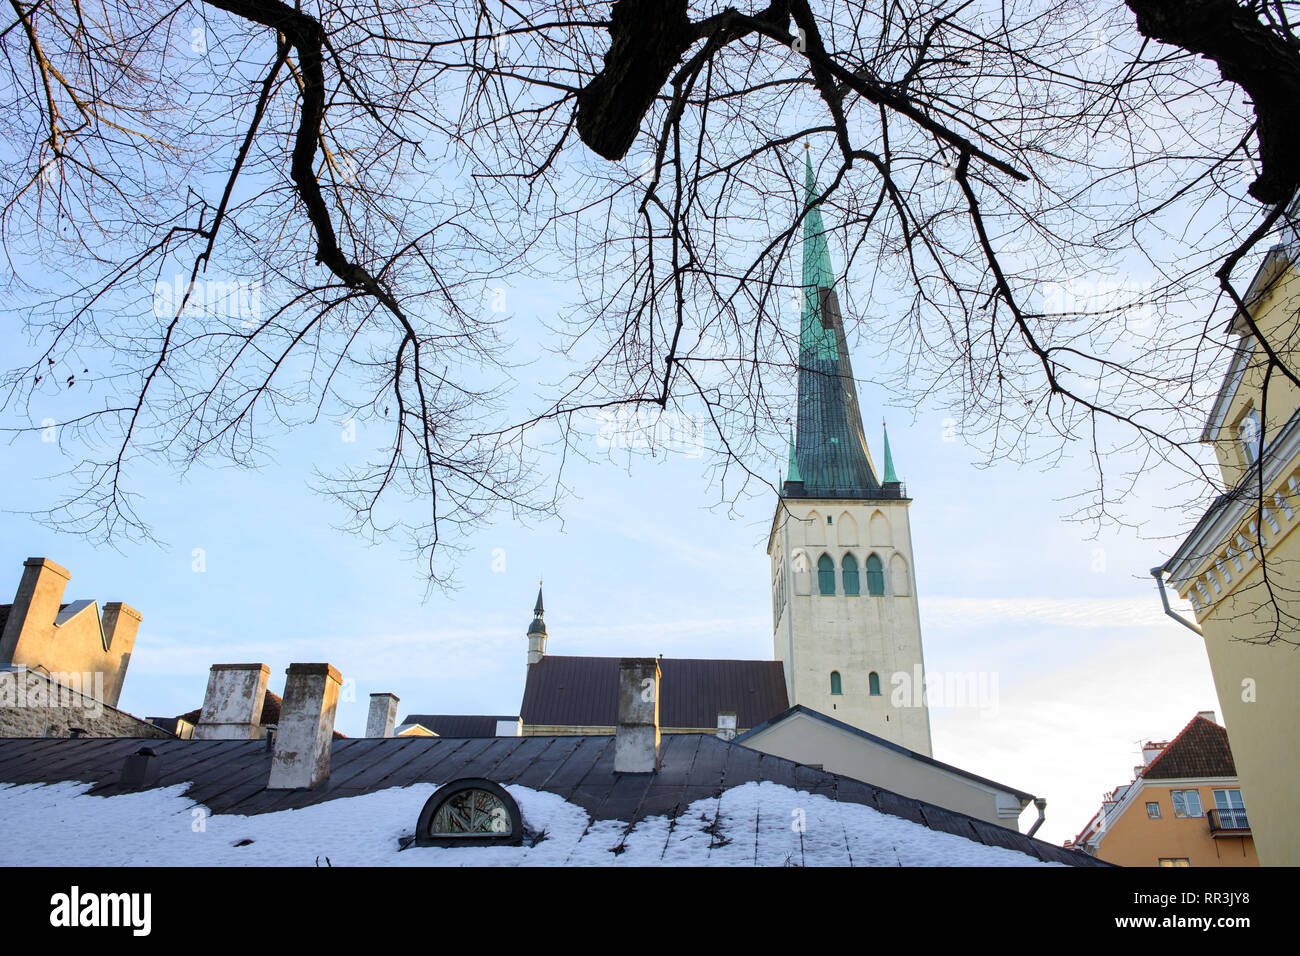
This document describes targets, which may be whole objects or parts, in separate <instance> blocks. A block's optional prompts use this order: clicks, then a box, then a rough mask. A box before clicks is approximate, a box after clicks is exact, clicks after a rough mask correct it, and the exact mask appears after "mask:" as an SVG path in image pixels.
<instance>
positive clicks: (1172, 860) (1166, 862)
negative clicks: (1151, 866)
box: [1160, 856, 1192, 866]
mask: <svg viewBox="0 0 1300 956" xmlns="http://www.w3.org/2000/svg"><path fill="white" fill-rule="evenodd" d="M1160 865H1161V866H1191V865H1192V863H1191V861H1190V860H1189V859H1188V858H1187V857H1185V856H1162V857H1161V858H1160Z"/></svg>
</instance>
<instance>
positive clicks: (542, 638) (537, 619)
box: [528, 581, 546, 664]
mask: <svg viewBox="0 0 1300 956" xmlns="http://www.w3.org/2000/svg"><path fill="white" fill-rule="evenodd" d="M543 613H544V611H543V608H542V582H541V581H538V582H537V604H536V605H535V606H534V607H533V623H532V624H529V625H528V663H529V664H536V663H537V662H538V661H540V660H541V659H542V658H543V657H545V656H546V622H545V621H544V620H542V614H543Z"/></svg>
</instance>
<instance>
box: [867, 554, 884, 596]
mask: <svg viewBox="0 0 1300 956" xmlns="http://www.w3.org/2000/svg"><path fill="white" fill-rule="evenodd" d="M867 593H868V594H871V595H874V596H876V597H880V596H881V595H883V594H884V593H885V565H884V563H883V562H882V561H881V560H880V558H878V557H876V555H874V554H873V555H871V556H869V557H868V558H867Z"/></svg>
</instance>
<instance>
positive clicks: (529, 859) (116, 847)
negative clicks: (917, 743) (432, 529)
mask: <svg viewBox="0 0 1300 956" xmlns="http://www.w3.org/2000/svg"><path fill="white" fill-rule="evenodd" d="M186 786H187V785H185V784H180V785H177V786H174V787H167V788H161V789H154V790H146V791H142V792H139V793H128V794H120V795H117V796H111V797H92V796H89V795H87V794H86V791H87V790H88V789H89V788H90V787H91V784H86V783H76V782H64V783H56V784H48V785H47V784H20V785H0V818H2V819H5V820H11V821H18V820H21V821H22V829H23V834H24V836H23V839H22V840H21V841H12V840H11V841H6V842H3V843H0V866H32V865H40V866H49V865H56V866H57V865H69V866H122V865H131V866H312V865H313V864H318V865H320V866H325V865H326V861H328V863H329V865H332V866H520V865H523V866H563V865H567V866H705V865H717V866H754V865H758V866H787V865H802V866H846V865H853V866H899V865H902V866H1045V865H1052V866H1056V865H1060V864H1044V863H1041V862H1040V861H1038V860H1036V859H1034V858H1033V857H1030V856H1028V855H1026V854H1023V853H1018V852H1015V851H1013V850H1005V849H1002V848H1000V847H990V846H985V845H983V844H980V843H976V842H974V841H973V840H967V839H964V838H962V837H959V836H954V835H952V834H948V833H939V832H936V831H934V830H930V829H928V828H926V827H923V826H920V825H919V824H915V823H912V822H911V821H909V820H904V819H902V818H900V817H894V816H889V815H887V814H882V813H880V812H878V811H876V810H873V809H872V808H870V807H865V806H861V805H859V804H851V803H839V802H836V801H834V800H831V799H829V798H827V797H823V796H819V795H815V794H809V793H805V792H803V791H797V790H792V789H790V788H789V787H783V786H781V785H779V784H775V783H771V782H763V783H748V784H744V785H742V786H739V787H734V788H732V789H729V790H726V791H725V792H724V793H723V794H722V796H721V797H711V798H706V799H702V800H697V801H696V802H694V803H692V804H691V805H690V806H689V807H688V808H687V809H686V810H685V811H683V812H682V813H681V814H680V815H679V816H678V817H676V818H675V819H670V818H668V817H663V816H657V817H649V818H646V819H643V820H641V821H639V822H637V823H636V825H635V826H632V827H630V828H629V825H628V824H626V823H623V822H620V821H617V820H610V821H599V822H593V821H592V820H591V818H590V817H589V816H588V814H587V812H586V811H585V810H583V809H582V808H581V807H579V806H577V805H575V804H572V803H569V802H568V801H566V800H564V799H563V798H562V797H560V796H558V795H557V794H553V793H547V792H543V791H537V790H531V789H529V788H527V787H521V786H517V785H510V786H507V787H506V789H507V790H508V791H509V792H510V794H511V796H513V797H514V798H515V800H516V801H517V802H518V803H519V809H520V811H521V813H522V815H523V819H524V825H525V827H526V828H527V829H528V830H529V831H530V832H531V834H534V835H535V834H539V833H540V834H544V836H543V837H542V838H541V839H540V840H537V841H536V842H533V841H532V840H531V839H529V838H526V839H525V841H524V845H523V846H518V847H510V846H485V847H415V846H412V847H410V848H409V849H407V850H403V851H400V852H399V850H398V840H399V838H400V837H403V836H407V835H410V834H411V833H412V832H413V831H414V828H415V822H416V818H417V817H418V815H419V812H420V808H421V807H422V806H423V805H424V802H425V801H426V800H427V799H428V798H429V797H430V796H431V795H432V794H433V793H434V791H436V790H437V787H436V786H435V785H434V784H417V785H414V786H410V787H402V788H393V789H389V790H381V791H378V792H375V793H368V794H362V795H359V796H355V797H346V798H338V799H334V800H329V801H326V802H324V803H320V804H316V805H313V806H309V807H304V808H302V809H299V810H281V811H278V812H274V813H264V814H258V815H255V816H239V815H235V814H212V813H210V812H209V811H208V810H207V808H206V807H204V806H202V805H201V804H198V803H195V802H194V801H193V800H190V799H189V798H187V797H186V796H185V795H184V791H185V789H186ZM248 841H251V842H248ZM236 844H243V845H238V846H237V845H236Z"/></svg>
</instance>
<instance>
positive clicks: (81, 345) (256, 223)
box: [0, 0, 1300, 579]
mask: <svg viewBox="0 0 1300 956" xmlns="http://www.w3.org/2000/svg"><path fill="white" fill-rule="evenodd" d="M1293 6H1294V5H1293V4H1289V3H1244V2H1236V0H1197V2H1193V3H1185V4H1184V3H1172V2H1168V3H1166V2H1155V0H1128V4H1127V6H1125V5H1121V4H1119V3H1118V2H1116V3H1114V4H1113V5H1111V6H1108V7H1104V8H1101V9H1099V8H1098V5H1096V4H1093V3H1084V2H1067V3H1065V4H1061V3H1046V2H1039V0H1010V2H1005V3H991V2H974V0H968V2H941V0H934V2H900V3H887V4H883V5H881V4H867V3H853V2H845V3H826V4H822V5H819V6H816V7H814V6H813V5H811V4H810V3H809V2H808V0H785V2H782V0H773V2H771V3H770V4H769V5H767V6H765V7H760V6H757V5H756V6H754V7H752V8H747V9H744V10H741V9H737V8H732V7H726V8H717V7H706V6H704V5H700V4H689V3H686V2H684V0H667V2H665V0H653V2H652V0H619V2H617V3H614V4H613V5H612V6H611V5H610V4H607V3H587V2H576V0H575V2H566V0H550V2H533V3H528V4H523V5H520V4H491V3H480V2H468V0H462V2H449V0H441V2H433V3H427V4H409V3H397V2H391V0H378V2H372V3H367V4H359V3H351V2H342V0H332V2H311V3H308V4H305V5H300V6H289V5H287V4H285V3H282V2H280V0H207V2H204V3H199V2H187V3H159V2H153V3H145V4H131V5H130V6H129V7H128V6H127V5H125V4H116V3H108V2H104V0H101V2H99V3H90V4H88V3H85V2H81V3H71V2H62V0H39V2H35V3H28V2H22V0H14V2H13V3H12V4H11V7H12V10H13V18H12V22H11V23H10V24H9V26H8V27H7V28H6V29H5V31H4V33H3V41H4V51H5V57H6V65H7V67H8V69H7V72H6V74H5V77H6V85H5V89H6V92H7V95H6V96H5V98H4V113H3V116H4V123H5V127H6V129H7V130H8V131H9V133H8V135H7V140H8V141H9V142H10V144H11V145H10V146H9V147H8V149H9V151H10V153H11V156H10V157H9V159H10V160H11V161H10V162H7V163H6V167H5V173H4V180H3V183H4V186H3V189H4V195H3V203H4V205H3V215H2V217H0V229H3V239H4V243H5V250H6V254H7V256H8V259H9V262H10V264H11V267H12V269H13V273H14V279H13V281H12V283H11V286H12V289H11V300H10V302H11V309H12V310H13V311H14V312H15V313H17V314H21V315H22V316H23V318H24V321H25V322H26V323H27V328H28V329H29V331H30V348H28V350H27V354H24V355H23V356H22V357H21V360H20V361H15V362H14V363H13V365H14V368H13V370H12V371H11V372H10V373H9V375H8V377H7V378H6V379H5V386H6V389H7V391H6V393H5V408H6V410H7V411H8V412H9V413H10V414H13V415H16V416H19V417H22V418H23V420H22V421H21V422H19V423H18V424H17V425H16V426H15V427H17V428H21V429H28V430H34V429H39V428H40V427H41V426H42V422H43V421H44V420H45V419H46V418H47V417H48V416H47V415H46V414H45V411H44V410H45V409H47V408H51V407H54V408H57V409H58V410H59V412H58V415H57V417H56V419H55V420H56V422H57V424H58V425H59V426H61V427H62V428H63V434H64V436H65V440H72V441H79V445H78V447H79V448H81V449H83V451H84V457H83V459H82V460H81V463H80V465H79V466H78V468H77V469H76V473H75V475H74V476H73V481H74V483H75V490H74V492H73V493H72V495H71V496H70V497H69V498H68V499H67V500H64V501H62V502H61V503H60V504H59V505H58V506H57V507H56V508H54V509H53V510H52V511H51V512H50V514H49V515H48V518H49V519H50V520H53V521H57V522H64V523H67V524H69V525H70V526H72V527H76V528H79V529H81V530H83V531H89V532H91V533H94V534H98V535H102V536H106V537H108V536H116V535H119V534H129V533H142V534H147V533H148V526H147V524H146V522H145V520H144V519H143V518H142V516H141V514H140V513H139V512H137V511H136V509H135V507H134V503H133V500H132V498H131V496H130V491H129V487H130V486H129V483H128V477H129V467H130V466H131V465H132V463H133V462H134V461H135V460H136V459H137V458H138V457H139V456H160V455H161V456H167V457H168V458H170V459H171V460H173V461H174V462H175V463H176V464H177V465H179V466H181V467H188V466H190V465H192V464H194V463H196V462H199V461H201V460H204V459H205V458H207V457H209V456H217V457H225V458H230V459H233V460H235V461H237V462H241V463H254V462H256V461H257V460H258V453H259V450H260V449H261V448H262V442H263V441H264V440H267V439H269V438H270V437H271V435H272V434H274V433H275V432H276V431H282V430H283V429H284V428H288V427H294V426H296V425H300V424H302V423H303V422H306V421H311V420H312V419H314V418H315V417H317V416H326V417H328V418H329V419H331V420H337V421H345V420H352V421H354V422H360V423H365V424H371V423H374V422H381V423H382V422H387V426H388V432H387V436H388V437H387V438H386V439H385V440H384V441H382V442H379V443H378V444H377V445H376V447H375V448H374V449H372V450H373V451H374V453H375V456H376V457H375V458H374V461H373V463H372V464H371V465H370V466H368V467H366V468H362V469H358V470H355V471H349V472H345V473H343V474H341V475H334V476H332V480H330V481H329V483H328V485H327V487H328V488H329V489H330V491H331V493H334V494H337V495H338V496H339V497H340V498H341V499H342V500H343V501H344V502H345V503H346V505H347V507H348V509H349V512H348V513H349V514H352V515H354V516H355V517H356V527H357V528H358V529H360V530H363V531H368V532H376V531H386V530H395V529H396V530H402V531H405V532H407V533H409V534H410V535H411V536H412V542H413V544H414V546H415V548H416V549H417V550H418V551H419V552H420V553H421V554H423V555H424V556H425V558H426V560H427V561H428V567H429V572H430V574H431V576H433V577H434V578H436V579H442V578H443V577H444V576H445V574H446V567H445V565H441V564H439V560H440V556H441V555H442V554H444V553H445V551H446V548H447V547H448V546H453V545H454V544H455V541H456V539H457V536H456V535H449V534H445V533H444V529H446V528H447V527H448V526H451V527H453V528H465V527H472V526H474V525H476V524H477V523H478V522H481V521H483V520H485V519H486V518H487V517H488V515H489V513H490V512H491V511H492V510H493V509H495V508H497V507H502V506H504V507H507V508H511V509H515V510H518V511H523V512H527V513H534V514H548V513H551V512H552V511H553V510H554V509H555V508H556V506H557V504H558V489H559V488H560V487H562V486H561V485H560V483H559V476H558V468H559V466H557V465H555V464H554V462H550V465H549V466H548V467H539V462H538V460H537V451H538V449H539V448H546V449H548V453H550V452H555V453H558V455H559V461H561V462H562V461H563V458H564V456H565V455H567V454H569V453H582V452H583V451H584V443H583V442H581V441H576V440H574V439H575V437H576V436H578V435H590V434H591V432H592V431H593V430H595V429H598V428H599V427H601V423H602V422H604V423H605V424H608V423H609V422H610V421H611V418H610V416H611V415H612V414H614V413H615V412H616V411H618V410H628V409H631V410H644V411H646V412H648V413H650V414H652V415H655V416H677V417H678V418H679V419H689V420H692V421H704V422H706V423H707V426H708V429H709V433H710V438H709V442H710V444H711V446H712V447H713V450H714V451H715V452H716V456H715V457H714V458H713V461H714V462H715V463H716V465H717V467H718V469H719V470H720V474H719V475H718V479H719V488H721V489H722V491H721V494H722V496H723V498H724V499H728V500H729V499H731V498H733V497H734V496H736V495H739V494H743V493H745V492H746V490H747V489H749V490H753V489H757V488H761V487H763V486H765V485H766V484H767V483H768V482H770V479H771V472H772V471H773V470H774V469H773V467H772V462H773V460H774V457H775V455H776V454H777V453H778V449H779V447H780V443H781V437H782V436H783V435H784V433H785V431H786V428H787V426H786V424H785V423H786V422H787V420H788V419H789V418H790V416H791V414H792V404H791V383H792V380H793V373H794V371H795V370H796V369H797V367H798V363H799V349H798V342H797V337H798V336H797V333H798V321H797V318H794V317H793V316H792V313H794V312H795V311H797V310H795V309H792V308H791V303H792V302H795V301H797V292H798V289H799V286H800V279H799V275H798V268H799V248H798V247H799V242H798V239H799V236H800V231H801V229H802V226H803V219H804V216H805V213H806V210H807V205H806V202H805V196H804V168H803V167H804V162H805V155H807V157H808V159H809V161H810V162H811V163H812V164H813V165H814V167H815V168H816V179H817V183H818V195H817V198H818V200H819V202H820V203H821V206H822V208H823V214H824V218H825V221H826V224H827V227H828V229H829V230H830V231H831V232H832V242H833V245H834V248H835V250H836V253H837V254H838V255H839V256H840V257H841V262H842V263H843V264H844V265H845V266H846V270H847V274H848V275H849V276H851V277H853V280H854V281H851V282H848V283H845V284H844V288H842V289H841V292H840V294H841V296H844V297H845V298H846V299H847V302H848V308H847V309H846V310H845V311H846V313H847V314H848V315H850V316H856V320H855V326H856V330H857V331H858V333H859V334H861V335H864V336H865V337H866V338H867V339H868V341H871V342H872V343H874V344H875V345H876V346H877V349H878V350H879V349H880V347H881V346H883V345H884V344H886V343H887V344H888V345H889V346H890V347H891V349H892V350H893V352H894V354H896V355H898V356H901V357H902V358H901V360H900V361H898V362H896V363H895V364H894V365H893V366H892V367H891V368H890V371H891V372H892V373H893V379H892V381H891V384H892V385H893V387H894V389H895V392H896V394H897V395H898V397H899V400H900V401H904V402H914V403H915V402H921V401H939V402H942V403H944V404H945V405H946V406H947V407H948V408H949V409H950V410H951V413H952V416H953V418H954V420H955V421H956V422H957V426H956V427H957V428H958V430H959V431H960V432H961V434H962V435H963V436H964V437H965V438H966V439H967V440H968V441H970V442H971V443H972V444H974V445H976V446H978V447H980V448H981V449H982V450H983V451H984V452H985V453H986V454H987V455H988V456H989V458H990V460H992V459H996V458H1000V457H1006V456H1009V457H1013V458H1017V459H1021V460H1024V459H1030V458H1040V457H1048V456H1060V455H1062V454H1064V453H1066V452H1067V451H1069V450H1071V449H1074V448H1085V449H1087V451H1088V454H1089V456H1090V457H1091V459H1092V464H1093V478H1094V480H1093V481H1092V482H1090V483H1089V482H1086V481H1084V482H1083V483H1082V484H1081V499H1080V508H1079V512H1078V514H1079V516H1080V517H1084V518H1088V519H1091V520H1094V521H1108V520H1114V521H1130V520H1132V516H1130V515H1125V514H1124V513H1123V511H1122V508H1120V503H1121V502H1122V501H1123V499H1124V496H1125V493H1126V492H1127V491H1128V490H1129V489H1130V488H1131V487H1132V486H1133V483H1134V482H1135V481H1137V480H1138V477H1139V476H1140V475H1141V474H1142V473H1143V471H1144V470H1145V469H1146V468H1147V466H1148V465H1149V464H1150V463H1151V462H1153V461H1172V462H1174V463H1175V464H1176V465H1177V466H1179V467H1181V468H1183V469H1184V471H1185V473H1186V474H1187V476H1188V478H1189V480H1193V481H1195V482H1198V483H1199V487H1200V488H1201V489H1202V490H1203V491H1206V490H1208V491H1209V492H1211V493H1212V492H1215V491H1219V490H1222V489H1218V488H1216V487H1215V484H1216V480H1217V479H1216V477H1215V472H1214V470H1213V469H1211V468H1210V467H1208V464H1207V461H1206V458H1205V457H1204V455H1203V454H1202V453H1201V450H1200V449H1199V446H1198V442H1197V438H1198V436H1199V428H1200V424H1201V416H1202V415H1203V412H1204V408H1205V406H1206V403H1207V399H1208V397H1209V396H1208V395H1207V392H1206V387H1207V383H1211V382H1215V381H1217V376H1218V375H1220V374H1221V369H1222V365H1223V361H1224V358H1225V355H1226V354H1227V352H1228V350H1230V348H1231V346H1232V343H1231V342H1230V341H1228V338H1229V337H1228V336H1227V334H1226V333H1225V332H1224V330H1223V325H1224V322H1223V318H1224V308H1231V306H1232V304H1234V303H1235V304H1236V305H1238V306H1240V305H1241V303H1242V299H1243V295H1244V289H1243V288H1242V282H1243V274H1244V269H1246V268H1248V267H1249V266H1250V265H1253V256H1252V254H1253V253H1254V252H1255V251H1257V250H1259V249H1261V248H1263V246H1264V245H1266V244H1267V243H1269V242H1272V241H1276V237H1278V236H1279V235H1282V234H1284V233H1286V230H1291V229H1294V223H1293V222H1291V217H1290V216H1289V215H1288V213H1287V211H1286V208H1287V207H1286V203H1287V201H1288V200H1289V198H1290V196H1291V194H1292V193H1293V192H1294V190H1295V186H1296V184H1297V182H1300V174H1298V172H1297V171H1298V170H1300V163H1297V161H1296V150H1295V146H1294V143H1293V142H1292V138H1293V136H1294V133H1293V131H1294V130H1295V129H1297V125H1296V124H1295V123H1294V122H1293V121H1292V119H1291V115H1292V113H1293V112H1294V110H1295V107H1294V104H1295V103H1296V102H1297V100H1296V97H1295V96H1294V95H1293V83H1294V81H1295V78H1296V76H1297V73H1296V67H1297V65H1298V64H1300V59H1297V56H1298V54H1297V49H1298V47H1297V44H1296V40H1295V37H1294V36H1293V35H1292V32H1291V26H1290V23H1291V8H1292V7H1293ZM1130 8H1131V9H1130ZM1180 10H1185V11H1187V12H1186V13H1185V14H1180V12H1179V11H1180ZM1261 51H1263V52H1261ZM1269 77H1277V82H1276V84H1274V83H1272V82H1270V80H1269ZM1243 93H1244V94H1245V95H1248V96H1250V97H1251V102H1250V103H1246V102H1244V101H1243V99H1242V95H1243ZM805 146H806V147H808V149H807V151H806V152H805V149H804V148H803V147H805ZM1286 234H1287V235H1289V233H1286ZM530 275H536V276H546V277H549V278H552V279H554V278H560V279H568V280H569V281H571V282H572V283H573V285H574V288H575V295H574V298H575V301H574V304H573V307H572V308H571V309H570V310H569V311H568V312H566V313H565V314H564V315H562V316H554V317H552V318H553V320H554V321H553V323H552V324H553V325H554V326H555V328H556V331H557V339H556V342H557V345H556V348H557V351H558V352H559V353H560V354H561V355H562V356H564V357H565V358H566V360H567V361H568V363H569V364H568V368H569V369H570V373H571V374H570V375H569V376H568V377H567V379H566V380H565V381H563V382H561V383H559V385H558V386H557V387H553V388H549V389H543V390H542V391H543V394H542V397H541V399H540V400H539V401H538V403H537V404H536V405H535V406H533V407H530V408H528V409H526V410H523V411H522V412H521V411H520V407H519V403H518V402H517V401H515V400H514V399H512V398H511V396H510V395H509V394H508V393H507V391H506V389H507V387H508V386H509V385H510V383H511V381H512V380H513V379H515V378H516V377H518V375H519V374H520V373H519V371H518V370H517V368H516V366H517V364H518V362H519V361H520V356H519V355H517V354H516V353H514V352H512V350H511V349H510V343H509V339H508V338H507V337H506V335H505V334H504V333H506V332H508V331H509V327H508V326H506V325H505V324H504V319H503V316H504V314H505V313H494V312H493V311H492V310H491V308H490V307H489V305H488V298H489V297H490V295H491V291H490V290H491V289H493V288H494V287H495V286H496V285H497V284H498V283H504V282H506V281H507V280H508V279H509V278H510V277H512V276H514V277H519V276H530ZM176 277H179V280H178V279H177V278H176ZM222 281H224V282H226V283H227V285H226V286H225V287H219V288H222V289H224V290H225V291H227V292H228V291H229V285H228V283H229V282H231V281H236V282H246V283H254V284H256V288H257V289H258V290H259V291H258V295H260V300H259V307H258V308H247V309H242V310H241V309H236V310H234V314H230V313H231V310H229V309H225V310H222V309H221V308H215V309H214V308H213V301H212V300H213V299H214V298H215V299H220V295H217V296H214V295H212V293H211V289H212V287H213V284H214V283H220V282H222ZM1244 281H1248V277H1247V278H1246V280H1244ZM191 283H193V284H191ZM167 290H171V291H170V292H169V291H167ZM196 296H201V298H202V302H203V304H202V306H199V305H198V304H196V303H197V300H196ZM886 309H887V310H888V311H885V310H886ZM214 313H215V314H214ZM850 331H853V329H851V330H850ZM83 355H93V356H94V357H95V358H94V362H95V365H94V371H91V362H90V361H88V360H85V359H83V358H81V356H83ZM1270 362H1272V363H1275V365H1270V369H1271V371H1273V372H1274V373H1275V374H1278V375H1281V376H1283V377H1285V378H1287V379H1289V380H1290V381H1292V382H1296V381H1297V380H1296V378H1295V372H1296V367H1295V364H1294V363H1293V362H1291V361H1290V356H1289V355H1288V354H1285V351H1284V350H1278V351H1277V352H1276V353H1275V354H1272V355H1270ZM79 366H80V367H81V368H83V369H84V370H83V371H78V367H79ZM92 385H93V386H94V387H93V388H91V387H90V386H92ZM614 420H615V421H622V420H623V419H614ZM385 498H397V499H410V500H411V501H412V502H414V503H415V507H418V508H419V509H420V511H419V513H418V514H416V515H415V516H414V517H411V516H410V515H409V512H408V513H407V514H404V516H403V518H402V521H401V522H400V524H398V525H397V526H396V528H395V529H394V528H390V527H389V526H388V525H387V524H385V523H384V522H382V521H380V520H379V519H377V518H376V512H375V507H376V504H377V503H378V502H379V501H381V500H383V499H385Z"/></svg>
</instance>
